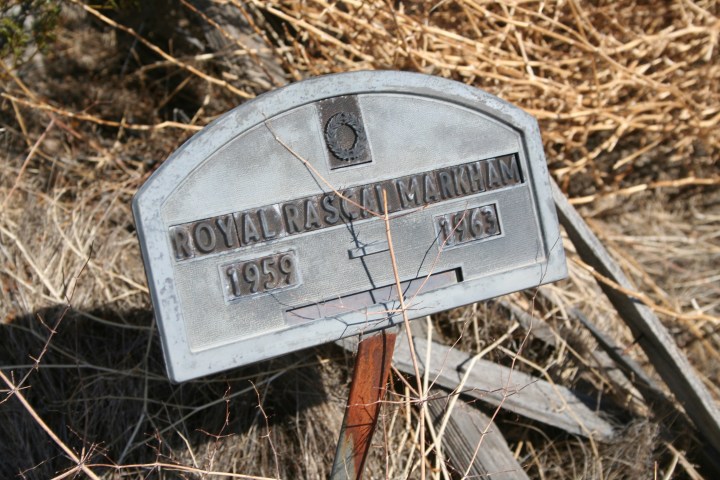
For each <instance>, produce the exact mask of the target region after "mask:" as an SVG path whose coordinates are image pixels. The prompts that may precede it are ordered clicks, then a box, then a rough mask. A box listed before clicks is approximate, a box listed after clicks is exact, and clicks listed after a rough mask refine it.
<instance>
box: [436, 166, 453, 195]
mask: <svg viewBox="0 0 720 480" xmlns="http://www.w3.org/2000/svg"><path fill="white" fill-rule="evenodd" d="M438 178H439V179H440V193H441V194H442V196H443V198H444V199H445V200H447V199H448V198H453V197H454V196H455V192H454V191H453V184H452V176H451V175H450V172H446V171H443V172H440V173H438Z"/></svg>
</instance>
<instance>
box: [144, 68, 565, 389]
mask: <svg viewBox="0 0 720 480" xmlns="http://www.w3.org/2000/svg"><path fill="white" fill-rule="evenodd" d="M383 194H385V195H386V196H387V202H388V203H387V210H388V213H389V214H390V217H391V218H390V222H391V223H392V228H393V236H394V237H395V241H394V245H393V246H394V250H395V255H396V261H397V266H398V275H399V277H400V280H401V282H403V283H404V284H405V285H406V286H407V285H411V284H412V285H418V280H419V281H420V282H419V285H421V287H420V288H418V289H416V291H415V292H414V295H412V296H411V297H408V300H409V305H408V314H409V317H410V318H416V317H419V316H424V315H428V314H431V313H434V312H437V311H441V310H445V309H448V308H452V307H456V306H459V305H463V304H468V303H472V302H475V301H479V300H484V299H487V298H492V297H495V296H498V295H502V294H505V293H509V292H511V291H515V290H519V289H523V288H529V287H533V286H535V285H538V284H541V283H547V282H551V281H554V280H557V279H559V278H562V277H564V276H565V274H566V267H565V257H564V252H563V250H562V242H560V237H559V231H558V225H557V218H556V214H555V210H554V205H553V204H552V199H551V195H550V187H549V176H548V173H547V166H546V164H545V159H544V155H543V151H542V143H541V140H540V135H539V131H538V128H537V123H536V122H535V120H534V119H533V118H532V117H530V116H529V115H527V114H526V113H524V112H523V111H522V110H520V109H518V108H517V107H514V106H512V105H510V104H508V103H505V102H503V101H502V100H500V99H498V98H496V97H493V96H492V95H489V94H487V93H485V92H482V91H480V90H477V89H474V88H471V87H468V86H466V85H463V84H460V83H457V82H453V81H449V80H445V79H441V78H437V77H430V76H425V75H418V74H411V73H400V72H355V73H349V74H342V75H333V76H328V77H320V78H316V79H311V80H307V81H303V82H298V83H296V84H293V85H290V86H288V87H285V88H283V89H280V90H276V91H274V92H271V93H269V94H266V95H263V96H261V97H259V98H258V99H256V100H253V101H251V102H248V103H246V104H244V105H242V106H240V107H238V108H237V109H235V110H233V111H231V112H229V113H227V114H226V115H224V116H223V117H221V118H220V119H218V120H217V121H216V122H214V123H213V124H211V125H210V126H208V127H207V128H206V129H204V130H203V131H202V132H200V133H199V134H197V135H195V136H194V137H193V138H192V139H190V140H189V141H188V142H187V143H186V144H185V145H184V146H183V147H182V148H180V149H179V150H178V151H176V152H175V153H174V154H173V155H172V156H171V157H170V158H169V159H168V160H167V161H166V162H165V163H164V164H163V165H162V166H161V167H160V168H159V169H158V170H157V171H156V172H155V173H154V174H153V175H152V177H151V178H150V179H149V180H148V181H147V182H146V183H145V185H143V187H142V188H141V190H140V191H139V192H138V194H137V195H136V197H135V199H134V202H133V212H134V215H135V219H136V225H137V231H138V236H139V238H140V244H141V249H142V253H143V259H144V261H145V266H146V273H147V276H148V284H149V288H150V293H151V296H152V300H153V305H154V307H155V313H156V317H157V320H158V326H159V329H160V333H161V337H162V340H163V349H164V353H165V357H166V363H167V367H168V373H169V375H170V377H171V378H173V379H174V380H176V381H182V380H187V379H190V378H194V377H198V376H201V375H205V374H209V373H213V372H217V371H220V370H224V369H227V368H231V367H233V366H239V365H245V364H248V363H252V362H256V361H259V360H263V359H267V358H271V357H274V356H277V355H281V354H284V353H286V352H289V351H293V350H298V349H301V348H305V347H309V346H312V345H317V344H320V343H325V342H329V341H334V340H337V339H339V338H343V337H347V336H350V335H357V334H359V333H366V332H370V331H375V330H379V329H382V328H386V327H389V326H392V325H396V324H397V323H398V322H400V321H402V319H401V316H400V315H399V314H398V301H397V300H398V299H397V295H392V294H391V295H389V296H388V295H386V294H387V292H391V293H392V292H393V290H392V286H393V285H394V284H395V277H394V274H393V269H392V262H391V260H390V254H389V248H388V247H389V246H388V244H387V238H386V232H385V226H384V221H383V218H382V215H381V214H382V213H383V210H384V208H383V201H382V198H383ZM447 272H451V273H448V274H447V275H445V276H441V277H437V274H445V273H447ZM448 275H450V276H448ZM426 279H427V281H426ZM441 279H442V281H439V280H441ZM379 294H382V295H379ZM379 297H382V299H381V300H380V299H379Z"/></svg>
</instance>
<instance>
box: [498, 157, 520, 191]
mask: <svg viewBox="0 0 720 480" xmlns="http://www.w3.org/2000/svg"><path fill="white" fill-rule="evenodd" d="M500 173H501V174H502V178H503V183H505V185H515V184H516V183H521V182H522V179H521V178H520V167H519V166H518V164H517V157H516V156H515V155H508V156H506V157H501V158H500Z"/></svg>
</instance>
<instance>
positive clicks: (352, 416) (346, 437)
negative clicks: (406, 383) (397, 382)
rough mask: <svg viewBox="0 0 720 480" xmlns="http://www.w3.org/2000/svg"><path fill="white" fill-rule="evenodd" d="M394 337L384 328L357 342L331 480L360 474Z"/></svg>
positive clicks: (354, 479) (351, 478)
mask: <svg viewBox="0 0 720 480" xmlns="http://www.w3.org/2000/svg"><path fill="white" fill-rule="evenodd" d="M396 336H397V334H396V333H394V331H390V332H388V331H385V330H383V331H381V332H378V333H375V334H372V335H371V336H369V337H365V338H363V339H361V340H360V343H359V344H358V351H357V357H356V359H355V370H354V371H353V378H352V383H351V384H350V394H349V396H348V402H347V407H346V410H345V418H344V419H343V424H342V428H341V430H340V440H339V441H338V446H337V451H336V452H335V461H334V462H333V468H332V473H331V474H330V478H331V479H332V480H357V479H360V478H361V477H362V473H363V469H364V467H365V460H366V459H367V454H368V452H369V451H370V444H371V442H372V437H373V432H374V431H375V425H376V424H377V420H378V415H379V414H380V402H381V400H382V399H383V397H384V396H385V388H386V386H387V381H388V377H389V374H390V362H391V361H392V356H393V351H394V350H395V338H396Z"/></svg>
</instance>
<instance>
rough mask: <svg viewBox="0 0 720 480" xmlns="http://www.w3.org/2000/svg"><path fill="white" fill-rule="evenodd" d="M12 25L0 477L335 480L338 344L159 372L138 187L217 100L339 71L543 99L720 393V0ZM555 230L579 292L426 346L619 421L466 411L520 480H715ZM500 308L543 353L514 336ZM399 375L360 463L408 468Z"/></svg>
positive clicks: (144, 15) (0, 152)
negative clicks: (187, 375) (539, 329)
mask: <svg viewBox="0 0 720 480" xmlns="http://www.w3.org/2000/svg"><path fill="white" fill-rule="evenodd" d="M0 15H1V17H0V53H1V54H2V58H1V59H0V60H1V63H0V158H1V159H2V161H1V162H0V322H2V323H1V324H0V372H2V374H3V375H4V377H5V379H7V382H5V383H2V385H1V386H0V390H1V393H0V424H2V428H1V429H0V431H1V433H0V477H2V478H18V477H19V478H86V477H89V478H92V476H93V475H95V476H97V477H99V478H104V479H120V478H167V479H171V478H257V477H262V478H265V477H270V478H277V477H279V478H327V476H328V473H329V469H330V466H331V464H332V459H333V455H334V450H335V445H336V441H337V435H338V431H339V427H340V423H341V421H342V415H343V411H344V410H343V409H344V406H345V400H346V398H347V389H348V384H349V380H350V375H351V368H352V355H351V354H349V353H347V352H346V351H345V350H343V349H342V348H340V347H338V346H336V345H326V346H323V347H318V348H315V349H310V350H305V351H301V352H298V353H293V354H290V355H287V356H285V357H282V358H279V359H275V360H271V361H267V362H263V363H261V364H257V365H254V366H251V367H246V368H242V369H235V370H232V371H229V372H225V373H221V374H216V375H213V376H210V377H206V378H203V379H199V380H195V381H191V382H187V383H184V384H179V385H174V384H171V383H170V382H169V381H168V380H167V378H166V375H165V365H164V360H163V358H162V352H161V350H160V343H159V337H158V333H157V329H156V325H155V323H154V319H153V313H152V307H151V304H150V299H149V295H148V290H147V284H146V279H145V273H144V270H143V265H142V261H141V258H140V252H139V247H138V243H137V238H136V234H135V227H134V224H133V219H132V215H131V210H130V201H131V198H132V196H133V195H134V193H135V192H136V191H137V189H138V188H139V187H140V186H141V185H142V184H143V182H144V181H145V180H146V179H147V178H148V177H149V175H150V174H152V172H153V171H154V170H155V169H157V168H158V166H159V165H161V164H162V162H163V161H164V160H165V159H166V158H167V157H168V156H169V155H170V154H171V153H172V152H173V151H174V150H175V149H177V148H178V147H180V145H182V144H183V142H185V141H186V140H187V139H189V138H190V137H191V136H192V135H193V134H194V133H195V132H197V131H199V130H200V129H201V128H202V127H203V126H205V125H207V124H208V123H210V122H211V121H213V120H214V119H215V118H217V117H218V116H219V115H221V114H222V113H224V112H226V111H228V110H230V109H232V108H234V107H236V106H238V105H240V104H242V103H243V102H245V101H247V100H249V99H251V98H254V97H255V96H257V95H259V94H262V93H263V92H266V91H269V90H272V89H275V88H278V87H280V86H283V85H286V84H288V83H290V82H295V81H299V80H302V79H306V78H309V77H313V76H317V75H323V74H327V73H335V72H344V71H351V70H379V69H394V70H404V71H415V72H422V73H426V74H431V75H438V76H442V77H446V78H450V79H454V80H457V81H460V82H463V83H466V84H468V85H472V86H475V87H478V88H481V89H483V90H486V91H488V92H490V93H492V94H494V95H497V96H499V97H501V98H503V99H505V100H507V101H510V102H512V103H514V104H516V105H518V106H520V107H522V108H523V109H525V110H526V111H528V112H529V113H531V114H532V115H534V116H535V117H536V118H537V119H538V121H539V122H540V127H541V132H542V136H543V141H544V146H545V152H546V156H547V159H548V163H549V166H550V171H551V174H552V176H553V177H554V178H555V180H556V181H557V182H558V184H559V185H560V186H561V188H562V190H563V191H564V193H565V194H566V195H567V196H568V198H569V199H570V201H571V203H573V204H574V205H575V206H576V207H577V208H578V209H579V210H580V212H581V214H582V215H583V217H584V218H585V219H586V220H587V222H588V223H589V225H590V226H591V228H592V229H593V231H594V232H595V234H596V235H597V236H598V237H599V238H600V240H601V241H602V242H603V244H604V245H605V246H606V247H607V249H608V250H609V251H610V253H611V254H612V256H613V257H614V258H615V260H616V261H618V263H619V264H620V265H621V266H622V268H623V270H624V272H625V274H626V275H627V276H628V277H629V278H630V280H631V281H632V282H633V283H634V287H635V292H637V296H636V297H635V298H637V299H638V302H641V303H644V304H646V305H647V306H649V307H650V309H651V310H653V311H654V312H655V314H657V316H658V317H659V318H660V320H661V321H662V323H663V324H664V325H665V327H666V328H667V329H668V331H669V332H670V333H671V335H672V337H673V338H674V340H675V341H676V342H677V345H678V346H679V347H680V348H681V350H682V351H683V352H684V354H686V355H687V357H688V358H689V360H690V362H691V364H692V365H693V367H694V368H695V370H696V372H697V374H698V375H699V376H700V378H701V379H702V381H703V384H704V386H705V387H706V388H707V390H709V392H710V394H711V395H712V396H713V398H714V399H715V401H716V403H717V402H719V401H720V388H719V387H718V385H720V333H718V332H719V330H720V275H719V274H718V272H720V190H719V189H718V185H720V169H718V154H719V153H720V128H719V127H720V125H719V124H720V62H719V61H718V49H719V48H720V45H718V38H720V4H718V2H715V1H712V0H697V1H690V0H676V1H670V0H668V1H663V2H652V1H639V0H626V1H625V0H621V1H609V2H605V1H595V2H589V1H582V0H544V1H540V0H537V1H535V0H517V1H509V0H505V1H502V2H484V1H479V0H438V1H433V2H423V1H397V2H392V1H383V0H377V1H375V0H370V1H362V2H361V1H355V0H342V1H334V2H333V1H326V0H304V1H289V0H288V1H273V0H268V1H264V0H252V1H249V2H240V1H238V0H230V1H219V0H218V1H214V0H179V1H171V0H158V1H155V2H135V1H118V2H110V1H108V2H95V3H92V2H88V3H84V2H81V1H79V0H64V1H19V0H10V1H9V2H1V3H0ZM13 32H15V33H13ZM18 32H20V33H18ZM20 34H21V35H20ZM13 35H14V36H13ZM11 47H12V48H11ZM564 244H565V248H566V252H567V255H568V268H569V272H570V275H569V278H568V279H567V280H565V281H562V282H559V283H557V284H555V285H550V286H545V287H541V288H538V289H533V290H531V291H525V292H519V293H515V294H512V295H508V296H506V297H503V298H501V299H497V300H495V301H491V302H487V303H483V304H477V305H471V306H467V307H463V308H458V309H455V310H453V311H449V312H445V313H442V314H439V315H435V316H433V318H432V324H433V326H434V329H435V339H436V340H438V341H441V342H442V343H444V344H446V345H454V346H455V348H458V349H460V350H462V351H465V352H468V353H470V354H476V353H477V352H480V351H482V350H483V349H485V348H486V347H487V346H488V345H491V344H493V342H495V341H496V340H497V339H499V338H504V340H503V341H501V342H500V343H499V344H498V345H497V346H495V348H493V349H492V350H491V351H489V352H488V353H487V355H486V356H485V358H486V359H490V360H492V361H493V362H496V363H498V364H500V365H506V366H507V365H511V364H512V365H514V368H516V369H518V370H519V371H523V372H526V373H529V374H532V375H535V376H537V377H542V378H544V379H549V380H550V381H552V382H553V383H554V384H556V385H559V386H562V387H567V388H569V389H572V390H573V391H575V392H577V393H578V395H582V396H584V397H585V398H588V399H592V402H594V405H595V406H596V410H597V411H598V412H599V414H600V415H601V416H602V417H603V418H604V419H605V420H607V421H608V422H610V423H611V424H612V425H613V426H614V427H615V429H616V435H615V436H614V438H613V439H612V440H610V441H600V440H597V439H594V438H592V437H590V438H588V437H584V436H578V435H574V434H570V433H567V432H565V431H563V430H562V429H560V428H555V427H551V426H547V425H544V424H542V423H539V422H536V421H533V420H529V419H526V418H523V417H521V416H518V415H516V414H512V413H509V412H506V411H503V410H500V411H498V412H495V409H494V407H492V406H488V405H486V404H484V403H483V402H474V401H471V400H469V399H468V398H466V397H464V396H461V397H460V400H461V401H463V402H469V403H470V404H471V405H473V407H474V408H478V409H480V410H482V411H484V412H485V413H487V414H490V415H492V414H493V413H497V416H496V417H495V423H496V425H497V427H498V429H499V430H501V431H502V433H503V435H504V436H505V438H506V439H507V442H508V444H509V446H510V449H511V451H512V452H513V453H514V456H515V458H516V459H517V461H518V462H519V463H520V465H522V467H523V469H524V470H525V471H526V472H527V474H528V475H529V476H530V478H538V479H566V478H567V479H570V478H573V479H576V478H592V479H596V478H602V479H622V478H713V473H712V472H713V471H714V470H713V467H712V466H711V465H708V464H707V455H705V454H704V453H703V452H704V451H705V450H706V449H707V447H708V445H707V444H706V442H704V441H703V440H702V438H701V436H699V435H698V433H697V431H696V430H695V429H694V428H692V426H691V424H688V423H687V422H686V421H685V420H684V418H685V417H684V414H683V413H682V407H680V406H679V405H678V404H677V402H675V405H674V408H676V409H677V410H675V411H674V413H670V414H667V415H658V414H657V410H654V409H653V406H652V405H651V402H650V401H649V400H648V399H647V398H644V397H643V396H642V395H639V394H638V393H637V390H635V388H634V387H633V382H634V381H635V380H636V379H635V378H632V376H624V375H622V374H619V376H618V375H615V374H614V373H611V372H610V371H609V370H608V369H607V368H606V367H607V366H603V365H600V364H598V363H597V358H598V356H597V355H595V354H596V353H597V352H599V351H600V350H601V348H600V347H599V346H598V343H597V341H596V340H595V339H594V337H593V336H592V334H591V333H590V332H589V331H588V330H587V329H585V328H584V327H583V326H582V324H581V323H580V322H579V321H578V314H579V315H581V316H582V317H583V318H587V319H588V320H589V321H590V322H591V323H593V324H594V325H596V326H597V327H598V328H599V329H600V330H601V331H602V332H603V333H604V334H605V335H606V336H607V337H608V338H610V339H611V340H612V342H613V343H614V344H615V345H616V346H618V347H619V348H620V349H621V350H622V352H623V353H624V354H625V355H626V356H627V357H629V358H631V359H632V360H634V361H636V362H638V363H639V365H640V366H641V367H642V369H643V371H644V372H645V373H646V374H647V375H649V376H650V377H651V378H653V379H655V380H656V381H657V382H658V384H659V385H660V386H661V388H662V389H663V392H664V394H665V395H667V396H668V397H669V398H671V399H672V398H673V392H671V391H670V390H669V389H668V388H667V387H666V386H665V384H664V383H663V382H662V381H661V380H660V378H659V376H658V375H657V373H656V372H655V370H654V369H653V365H652V361H651V359H649V358H647V357H646V356H645V354H644V353H643V351H642V349H641V348H640V347H639V346H638V344H637V339H636V338H634V337H633V335H632V334H631V332H630V331H629V329H628V328H627V326H626V325H625V323H624V322H623V320H622V318H621V317H620V316H619V315H618V314H617V312H616V311H615V310H614V308H613V307H612V305H611V304H610V303H609V302H608V301H607V299H606V298H605V297H604V295H603V294H602V292H601V290H600V288H599V287H598V284H597V282H596V280H595V277H594V276H593V272H592V271H591V270H590V269H589V268H588V267H587V266H586V265H585V264H584V263H583V262H581V261H579V257H578V256H577V255H576V253H575V248H574V247H573V245H572V243H570V242H569V241H568V240H567V238H564ZM507 305H514V306H516V307H518V308H519V309H521V310H522V311H525V312H526V313H528V314H529V315H532V316H533V317H534V318H536V319H538V320H541V321H542V322H543V323H544V324H546V325H547V326H548V328H549V330H550V331H551V332H552V335H553V338H555V341H554V343H553V344H552V345H550V344H548V343H547V342H543V341H542V339H541V338H539V337H538V336H533V335H532V334H530V335H528V332H527V330H525V329H524V328H517V329H515V330H513V331H512V332H511V333H510V334H507V335H506V333H507V332H508V326H509V325H510V324H512V323H513V322H515V321H516V319H515V317H514V316H513V315H512V314H511V313H509V311H508V309H507ZM503 335H505V337H503ZM513 358H521V359H523V360H526V361H517V362H512V359H513ZM8 382H9V385H8ZM10 385H12V388H11V387H10ZM498 387H499V388H500V387H501V385H499V386H498ZM390 390H391V394H390V396H389V397H388V398H392V399H393V401H388V402H387V403H386V404H384V405H383V426H384V427H383V428H381V429H379V430H380V431H379V432H378V434H377V435H376V437H375V442H376V447H375V448H374V449H373V453H372V455H371V458H370V460H369V463H368V466H367V474H366V478H420V471H421V470H420V467H419V464H420V461H421V460H420V458H419V455H418V449H417V447H418V443H419V442H418V440H417V436H416V432H417V428H418V424H419V423H420V421H419V416H418V412H419V408H418V405H419V403H420V402H418V399H417V398H412V397H411V395H410V394H409V393H408V392H407V390H406V387H405V385H404V384H403V382H402V381H401V380H400V378H399V376H398V373H397V372H396V373H395V374H394V375H393V378H392V381H391V388H390ZM21 397H22V399H25V400H26V401H27V403H22V402H21ZM397 399H401V400H402V401H395V400H397ZM260 407H261V408H260ZM424 461H425V462H426V465H427V472H426V473H427V477H429V478H461V477H462V475H461V474H460V473H457V472H455V471H452V469H447V468H442V467H441V465H444V462H445V458H444V457H442V455H441V454H440V453H439V452H437V451H430V452H429V453H428V455H427V457H426V459H425V460H424ZM715 472H716V471H715ZM501 473H502V472H495V475H493V476H492V477H491V478H512V476H507V477H506V476H503V475H501Z"/></svg>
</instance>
